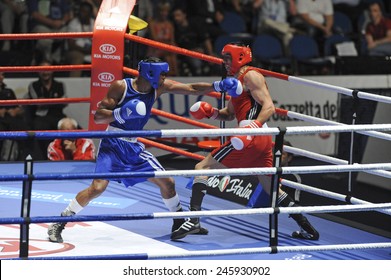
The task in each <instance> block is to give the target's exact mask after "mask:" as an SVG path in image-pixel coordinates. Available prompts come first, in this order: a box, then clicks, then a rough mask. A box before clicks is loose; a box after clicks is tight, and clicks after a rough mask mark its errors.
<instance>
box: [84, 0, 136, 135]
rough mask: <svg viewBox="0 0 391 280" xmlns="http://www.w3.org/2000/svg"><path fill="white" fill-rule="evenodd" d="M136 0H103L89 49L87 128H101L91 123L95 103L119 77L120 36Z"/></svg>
mask: <svg viewBox="0 0 391 280" xmlns="http://www.w3.org/2000/svg"><path fill="white" fill-rule="evenodd" d="M135 2H136V0H127V1H120V0H103V1H102V4H101V6H100V9H99V12H98V15H97V17H96V20H95V27H94V33H93V37H92V51H91V66H92V68H91V89H90V95H91V104H90V115H89V124H88V129H89V130H105V129H106V127H107V125H98V124H96V123H95V122H94V114H95V111H96V108H97V104H98V102H99V101H101V100H102V98H103V97H104V96H105V95H106V93H107V90H108V88H109V87H110V85H111V83H112V82H113V81H115V80H120V79H122V78H123V72H122V68H123V61H124V35H125V32H126V29H127V26H128V20H129V17H130V14H131V12H132V10H133V8H134V5H135Z"/></svg>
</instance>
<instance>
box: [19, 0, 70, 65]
mask: <svg viewBox="0 0 391 280" xmlns="http://www.w3.org/2000/svg"><path fill="white" fill-rule="evenodd" d="M27 5H28V6H27V8H28V11H29V16H30V31H31V32H32V33H51V32H66V25H67V23H68V22H69V21H70V20H71V19H72V12H71V11H72V10H71V7H70V5H69V1H68V0H52V1H47V0H29V1H27ZM63 42H64V40H53V39H41V40H38V41H37V45H36V49H37V51H38V52H40V54H41V55H43V56H45V59H48V60H54V61H56V62H60V61H61V57H62V56H61V55H62V48H63Z"/></svg>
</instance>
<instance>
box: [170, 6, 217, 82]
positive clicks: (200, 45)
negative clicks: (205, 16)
mask: <svg viewBox="0 0 391 280" xmlns="http://www.w3.org/2000/svg"><path fill="white" fill-rule="evenodd" d="M173 17H174V22H175V41H176V43H177V44H178V46H179V47H181V48H185V49H188V50H191V51H196V52H201V53H206V54H209V55H212V54H213V45H212V41H211V39H210V37H209V36H208V33H207V32H206V28H207V27H206V25H203V24H202V23H201V22H199V21H197V20H196V19H188V17H187V14H186V12H185V10H184V9H183V8H181V7H176V8H174V10H173ZM181 61H182V65H181V68H182V69H181V72H182V73H181V74H183V75H188V76H201V75H203V74H206V73H205V72H206V71H207V67H208V64H206V63H205V62H203V61H202V60H200V59H196V58H192V57H189V56H185V57H181ZM185 65H187V66H188V67H189V69H186V67H185ZM203 71H204V72H203Z"/></svg>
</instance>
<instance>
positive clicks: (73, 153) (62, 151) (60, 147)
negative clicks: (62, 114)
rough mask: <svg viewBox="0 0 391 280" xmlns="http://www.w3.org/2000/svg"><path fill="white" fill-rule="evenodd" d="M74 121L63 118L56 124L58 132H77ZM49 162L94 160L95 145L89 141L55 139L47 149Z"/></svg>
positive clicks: (84, 139)
mask: <svg viewBox="0 0 391 280" xmlns="http://www.w3.org/2000/svg"><path fill="white" fill-rule="evenodd" d="M78 127H79V126H78V124H77V122H76V120H75V119H72V118H63V119H61V120H60V121H59V122H58V125H57V128H58V129H59V130H77V129H78ZM47 152H48V158H49V159H50V160H53V161H55V160H95V145H94V142H92V140H91V139H86V138H78V139H55V140H54V141H53V142H51V143H50V144H49V146H48V149H47Z"/></svg>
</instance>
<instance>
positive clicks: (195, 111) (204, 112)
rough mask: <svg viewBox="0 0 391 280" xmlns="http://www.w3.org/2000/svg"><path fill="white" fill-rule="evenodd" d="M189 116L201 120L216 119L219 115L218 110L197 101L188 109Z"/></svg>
mask: <svg viewBox="0 0 391 280" xmlns="http://www.w3.org/2000/svg"><path fill="white" fill-rule="evenodd" d="M190 114H191V115H192V116H193V117H194V118H195V119H197V120H201V119H204V118H208V119H210V118H212V119H216V118H217V116H218V115H219V110H218V109H217V108H214V107H212V105H210V104H209V103H207V102H204V101H198V102H197V103H194V104H193V106H191V107H190Z"/></svg>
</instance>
